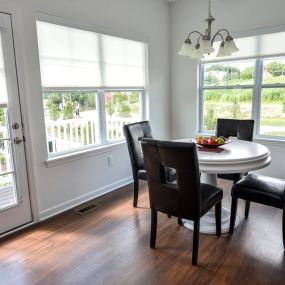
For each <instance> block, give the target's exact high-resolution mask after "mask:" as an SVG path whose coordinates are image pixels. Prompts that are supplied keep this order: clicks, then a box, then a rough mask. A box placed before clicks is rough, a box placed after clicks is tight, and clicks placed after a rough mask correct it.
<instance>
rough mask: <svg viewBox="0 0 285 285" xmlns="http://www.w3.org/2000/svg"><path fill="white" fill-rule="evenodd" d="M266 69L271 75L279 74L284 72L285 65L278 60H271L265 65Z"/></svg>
mask: <svg viewBox="0 0 285 285" xmlns="http://www.w3.org/2000/svg"><path fill="white" fill-rule="evenodd" d="M265 69H266V71H268V72H269V73H270V74H272V76H274V77H276V76H280V75H283V74H284V73H285V65H284V64H283V63H281V62H278V61H273V62H270V63H268V64H267V65H266V66H265Z"/></svg>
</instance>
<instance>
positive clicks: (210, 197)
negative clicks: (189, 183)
mask: <svg viewBox="0 0 285 285" xmlns="http://www.w3.org/2000/svg"><path fill="white" fill-rule="evenodd" d="M200 190H201V216H203V215H204V214H205V213H207V212H208V211H209V210H210V209H211V208H212V207H213V206H215V205H216V204H217V203H218V202H220V201H221V200H222V199H223V190H222V189H221V188H219V187H216V186H213V185H210V184H206V183H201V186H200Z"/></svg>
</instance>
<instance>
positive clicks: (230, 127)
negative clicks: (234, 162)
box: [216, 119, 254, 211]
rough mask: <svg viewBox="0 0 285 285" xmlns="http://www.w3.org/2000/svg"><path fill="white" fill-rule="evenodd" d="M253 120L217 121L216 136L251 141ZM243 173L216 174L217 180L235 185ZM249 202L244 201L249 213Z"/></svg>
mask: <svg viewBox="0 0 285 285" xmlns="http://www.w3.org/2000/svg"><path fill="white" fill-rule="evenodd" d="M253 129H254V120H236V119H217V128H216V136H217V137H220V136H223V137H226V138H228V137H236V138H237V139H238V140H244V141H252V140H253ZM243 176H244V173H229V174H218V178H222V179H226V180H231V181H233V183H236V182H237V181H239V180H240V179H241V178H242V177H243ZM249 207H250V202H249V201H246V204H245V208H246V211H249Z"/></svg>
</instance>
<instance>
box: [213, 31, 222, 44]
mask: <svg viewBox="0 0 285 285" xmlns="http://www.w3.org/2000/svg"><path fill="white" fill-rule="evenodd" d="M217 36H220V37H221V38H222V41H224V40H225V39H224V37H223V35H222V34H221V33H218V32H217V33H216V34H215V35H214V37H213V39H212V41H211V45H212V46H213V43H214V40H215V38H216V37H217Z"/></svg>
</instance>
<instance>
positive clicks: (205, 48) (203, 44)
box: [200, 39, 215, 54]
mask: <svg viewBox="0 0 285 285" xmlns="http://www.w3.org/2000/svg"><path fill="white" fill-rule="evenodd" d="M200 50H201V52H203V53H207V54H210V53H212V52H214V51H215V49H214V48H213V47H212V44H211V40H208V39H203V40H201V41H200Z"/></svg>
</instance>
